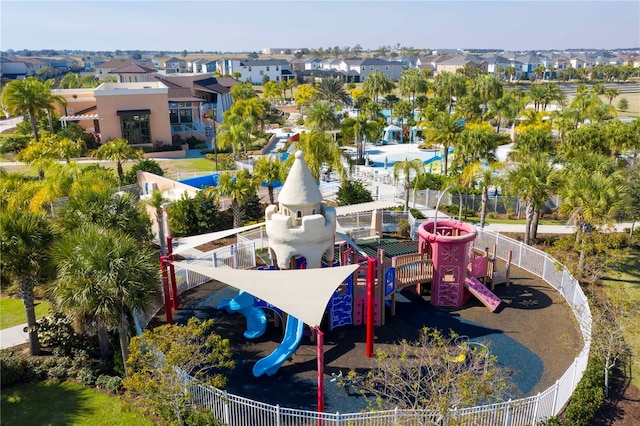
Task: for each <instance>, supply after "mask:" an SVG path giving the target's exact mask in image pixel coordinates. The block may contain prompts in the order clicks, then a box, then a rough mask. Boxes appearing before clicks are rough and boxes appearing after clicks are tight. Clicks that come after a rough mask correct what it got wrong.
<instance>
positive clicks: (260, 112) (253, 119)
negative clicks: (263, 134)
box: [225, 97, 265, 131]
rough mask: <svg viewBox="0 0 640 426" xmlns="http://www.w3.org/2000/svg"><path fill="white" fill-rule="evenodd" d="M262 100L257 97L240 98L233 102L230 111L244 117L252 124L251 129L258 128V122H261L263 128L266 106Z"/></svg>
mask: <svg viewBox="0 0 640 426" xmlns="http://www.w3.org/2000/svg"><path fill="white" fill-rule="evenodd" d="M262 102H263V101H262V100H261V99H260V98H257V97H254V98H249V99H240V100H238V101H236V102H235V103H234V104H233V106H232V107H231V110H230V111H233V112H232V113H234V114H238V115H239V116H240V117H242V118H243V119H244V120H245V122H246V123H247V125H249V124H250V130H249V131H251V130H253V129H256V128H257V123H258V122H260V126H261V128H262V129H264V114H265V107H264V105H263V103H262ZM225 112H226V111H225Z"/></svg>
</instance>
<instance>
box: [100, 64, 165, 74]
mask: <svg viewBox="0 0 640 426" xmlns="http://www.w3.org/2000/svg"><path fill="white" fill-rule="evenodd" d="M154 72H156V70H155V68H148V67H144V66H142V65H138V64H136V63H135V62H131V63H130V64H129V65H126V66H124V67H122V68H118V69H114V70H112V71H111V72H110V74H125V73H126V74H149V73H154Z"/></svg>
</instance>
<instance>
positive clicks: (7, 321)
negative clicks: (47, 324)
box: [0, 297, 51, 330]
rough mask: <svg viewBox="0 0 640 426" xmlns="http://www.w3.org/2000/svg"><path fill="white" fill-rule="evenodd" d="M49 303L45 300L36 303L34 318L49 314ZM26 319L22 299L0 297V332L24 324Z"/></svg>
mask: <svg viewBox="0 0 640 426" xmlns="http://www.w3.org/2000/svg"><path fill="white" fill-rule="evenodd" d="M50 307H51V303H49V302H47V301H46V300H44V301H43V300H37V301H36V318H42V317H44V316H46V315H48V314H49V308H50ZM26 322H27V318H26V317H25V313H24V305H23V304H22V299H14V298H11V297H0V330H4V329H5V328H9V327H13V326H16V325H20V324H24V323H26Z"/></svg>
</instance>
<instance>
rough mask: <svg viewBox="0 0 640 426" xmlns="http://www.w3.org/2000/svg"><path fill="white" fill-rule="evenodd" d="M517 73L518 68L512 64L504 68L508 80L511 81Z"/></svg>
mask: <svg viewBox="0 0 640 426" xmlns="http://www.w3.org/2000/svg"><path fill="white" fill-rule="evenodd" d="M515 75H516V68H515V67H514V66H512V65H509V66H508V67H506V68H505V69H504V76H505V78H506V79H507V80H509V81H511V79H512V78H513V77H515Z"/></svg>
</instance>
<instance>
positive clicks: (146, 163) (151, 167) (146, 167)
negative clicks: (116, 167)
mask: <svg viewBox="0 0 640 426" xmlns="http://www.w3.org/2000/svg"><path fill="white" fill-rule="evenodd" d="M138 170H140V171H142V172H149V173H153V174H154V175H158V176H164V170H162V167H160V164H159V163H158V162H157V161H156V160H153V159H151V158H145V159H144V160H140V161H138V162H137V163H136V164H134V165H133V167H131V169H130V170H129V171H128V172H126V173H125V174H124V179H123V180H122V184H123V185H132V184H134V183H137V181H138Z"/></svg>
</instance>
